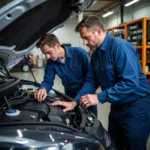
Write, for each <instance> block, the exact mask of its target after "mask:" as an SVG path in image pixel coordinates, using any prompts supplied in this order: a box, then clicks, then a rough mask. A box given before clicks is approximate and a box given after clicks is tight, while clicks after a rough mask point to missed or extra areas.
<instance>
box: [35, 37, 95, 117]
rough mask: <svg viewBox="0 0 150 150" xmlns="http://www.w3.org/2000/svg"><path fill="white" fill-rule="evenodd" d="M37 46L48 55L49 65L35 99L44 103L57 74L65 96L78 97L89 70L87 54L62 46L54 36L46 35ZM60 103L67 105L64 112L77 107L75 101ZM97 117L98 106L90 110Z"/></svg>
mask: <svg viewBox="0 0 150 150" xmlns="http://www.w3.org/2000/svg"><path fill="white" fill-rule="evenodd" d="M36 46H37V47H38V48H40V49H41V51H42V53H43V54H45V55H46V58H47V59H48V60H47V64H46V67H45V75H44V81H43V82H42V83H41V86H40V89H39V90H38V91H37V92H36V93H35V95H34V96H35V99H37V100H38V101H39V102H40V101H43V100H44V99H45V98H46V96H47V93H48V92H49V91H50V90H51V89H52V86H53V84H54V79H55V74H57V75H58V76H59V77H60V78H61V80H62V84H63V86H64V88H65V94H66V95H68V96H69V97H71V98H74V97H75V96H76V95H77V92H78V91H79V90H80V89H81V88H82V86H83V84H84V82H85V78H86V75H87V72H88V69H89V61H90V58H89V56H88V54H87V52H86V51H85V50H84V49H82V48H79V47H64V46H61V45H60V42H59V40H58V38H57V37H56V36H55V35H54V34H45V35H44V36H42V37H41V39H40V40H39V41H38V42H37V44H36ZM58 103H60V104H63V105H65V106H66V105H67V107H66V108H65V109H64V111H67V110H72V109H74V107H75V106H76V105H77V103H76V102H75V101H72V102H71V103H69V102H62V101H59V102H58ZM89 110H91V111H92V112H93V113H94V114H95V115H97V108H96V106H92V107H90V108H89Z"/></svg>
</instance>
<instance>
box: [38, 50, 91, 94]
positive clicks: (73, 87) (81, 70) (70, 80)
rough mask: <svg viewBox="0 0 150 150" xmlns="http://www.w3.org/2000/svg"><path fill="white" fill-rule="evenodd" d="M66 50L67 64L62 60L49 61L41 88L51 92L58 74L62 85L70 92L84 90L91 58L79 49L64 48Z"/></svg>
mask: <svg viewBox="0 0 150 150" xmlns="http://www.w3.org/2000/svg"><path fill="white" fill-rule="evenodd" d="M64 48H65V50H66V58H65V63H62V62H61V61H60V60H57V61H55V62H54V61H51V60H48V61H47V64H46V67H45V75H44V81H43V82H42V83H41V86H40V88H46V91H47V92H49V91H50V90H51V88H52V86H53V84H54V79H55V74H57V75H58V76H59V77H60V78H61V80H62V84H63V86H64V87H65V89H67V90H68V91H70V92H72V93H73V92H75V93H76V94H77V92H78V91H79V90H80V89H81V88H82V86H83V84H84V82H85V78H86V75H87V72H88V69H89V65H90V57H89V56H88V54H87V52H86V51H85V50H84V49H82V48H79V47H64Z"/></svg>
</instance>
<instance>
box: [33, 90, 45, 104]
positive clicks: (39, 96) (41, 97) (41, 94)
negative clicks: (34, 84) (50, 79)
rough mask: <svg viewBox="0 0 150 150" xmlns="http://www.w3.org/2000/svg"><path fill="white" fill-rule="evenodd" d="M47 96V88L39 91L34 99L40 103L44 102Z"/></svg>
mask: <svg viewBox="0 0 150 150" xmlns="http://www.w3.org/2000/svg"><path fill="white" fill-rule="evenodd" d="M46 96H47V92H46V89H45V88H41V89H39V90H38V91H36V92H35V93H34V98H35V99H36V100H37V101H38V102H42V101H44V99H45V98H46Z"/></svg>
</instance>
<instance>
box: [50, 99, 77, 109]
mask: <svg viewBox="0 0 150 150" xmlns="http://www.w3.org/2000/svg"><path fill="white" fill-rule="evenodd" d="M51 105H52V106H63V107H65V108H64V109H63V112H66V111H69V110H73V109H74V108H75V107H76V106H77V103H76V102H75V101H72V102H64V101H56V102H54V103H52V104H51Z"/></svg>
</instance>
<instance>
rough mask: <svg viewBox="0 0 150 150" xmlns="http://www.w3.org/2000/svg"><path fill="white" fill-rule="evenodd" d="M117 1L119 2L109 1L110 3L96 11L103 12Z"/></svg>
mask: <svg viewBox="0 0 150 150" xmlns="http://www.w3.org/2000/svg"><path fill="white" fill-rule="evenodd" d="M118 2H119V0H114V1H111V2H110V3H108V4H107V5H105V6H104V7H102V8H101V9H99V10H97V11H99V13H101V12H104V11H106V10H108V9H110V8H111V7H113V6H114V4H116V3H118ZM99 13H93V15H99Z"/></svg>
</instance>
